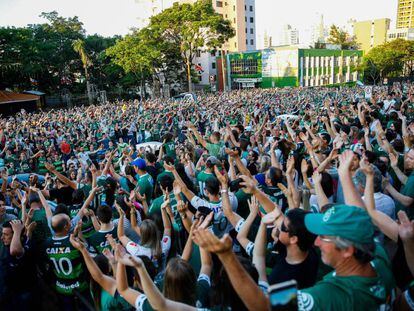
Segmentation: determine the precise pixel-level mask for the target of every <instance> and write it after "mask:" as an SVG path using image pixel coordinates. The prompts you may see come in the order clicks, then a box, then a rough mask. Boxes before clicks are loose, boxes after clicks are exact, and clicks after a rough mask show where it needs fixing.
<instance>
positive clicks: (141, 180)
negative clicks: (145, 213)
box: [137, 173, 154, 203]
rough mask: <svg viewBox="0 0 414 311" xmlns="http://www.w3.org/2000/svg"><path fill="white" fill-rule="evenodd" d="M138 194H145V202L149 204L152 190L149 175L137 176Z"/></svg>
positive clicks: (152, 184) (151, 181) (152, 186)
mask: <svg viewBox="0 0 414 311" xmlns="http://www.w3.org/2000/svg"><path fill="white" fill-rule="evenodd" d="M137 187H138V188H139V193H140V194H141V195H143V194H145V198H146V199H147V202H148V203H150V202H151V199H152V192H153V189H154V180H153V179H152V177H151V175H150V174H148V173H146V174H144V175H141V176H138V185H137Z"/></svg>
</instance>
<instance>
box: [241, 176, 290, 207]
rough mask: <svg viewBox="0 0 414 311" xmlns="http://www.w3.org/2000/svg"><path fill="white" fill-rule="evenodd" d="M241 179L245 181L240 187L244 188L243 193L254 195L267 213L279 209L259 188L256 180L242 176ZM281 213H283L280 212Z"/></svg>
mask: <svg viewBox="0 0 414 311" xmlns="http://www.w3.org/2000/svg"><path fill="white" fill-rule="evenodd" d="M240 178H241V179H243V182H241V183H240V185H241V186H243V191H244V192H246V193H251V194H253V195H254V196H255V197H256V198H257V200H258V201H259V203H260V205H261V206H262V207H263V208H264V209H265V211H266V213H270V212H271V211H273V210H274V209H275V207H277V204H276V203H274V202H272V200H270V199H269V197H268V196H267V195H266V194H265V193H264V192H262V191H261V190H260V189H259V188H257V183H256V182H255V180H253V179H252V178H250V177H248V176H244V175H241V176H240ZM280 213H282V212H281V211H280Z"/></svg>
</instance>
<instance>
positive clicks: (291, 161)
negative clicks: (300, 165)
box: [286, 156, 295, 175]
mask: <svg viewBox="0 0 414 311" xmlns="http://www.w3.org/2000/svg"><path fill="white" fill-rule="evenodd" d="M294 170H295V158H294V157H292V156H289V158H288V160H287V163H286V174H287V175H291V174H293V173H294Z"/></svg>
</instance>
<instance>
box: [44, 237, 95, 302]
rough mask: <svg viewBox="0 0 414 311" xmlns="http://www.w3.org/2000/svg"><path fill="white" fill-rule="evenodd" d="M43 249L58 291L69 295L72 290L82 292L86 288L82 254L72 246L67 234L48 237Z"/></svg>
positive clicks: (71, 293)
mask: <svg viewBox="0 0 414 311" xmlns="http://www.w3.org/2000/svg"><path fill="white" fill-rule="evenodd" d="M45 250H46V255H47V257H48V258H49V260H50V264H51V267H52V269H53V272H54V274H55V278H56V281H55V288H56V291H57V292H58V293H60V294H63V295H68V296H69V295H73V293H74V290H77V291H80V292H82V291H85V290H87V289H88V282H87V274H86V270H85V267H84V263H83V258H82V254H81V253H80V252H79V251H78V250H77V249H75V248H74V247H73V246H72V244H71V243H70V241H69V236H65V237H59V238H58V237H52V238H50V239H49V240H48V241H47V242H46V245H45Z"/></svg>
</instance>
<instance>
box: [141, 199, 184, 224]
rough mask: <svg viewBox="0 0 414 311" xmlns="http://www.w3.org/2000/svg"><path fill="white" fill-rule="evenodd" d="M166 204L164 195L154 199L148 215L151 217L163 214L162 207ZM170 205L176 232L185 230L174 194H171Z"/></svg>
mask: <svg viewBox="0 0 414 311" xmlns="http://www.w3.org/2000/svg"><path fill="white" fill-rule="evenodd" d="M162 203H164V195H162V196H159V197H158V198H156V199H154V201H152V203H151V206H150V207H149V210H148V213H149V214H150V215H153V214H155V213H161V205H162ZM170 204H171V210H172V212H173V215H174V220H175V222H174V230H175V231H181V229H182V228H183V224H182V222H181V217H180V213H179V212H178V210H177V200H176V199H175V196H174V193H170Z"/></svg>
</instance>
